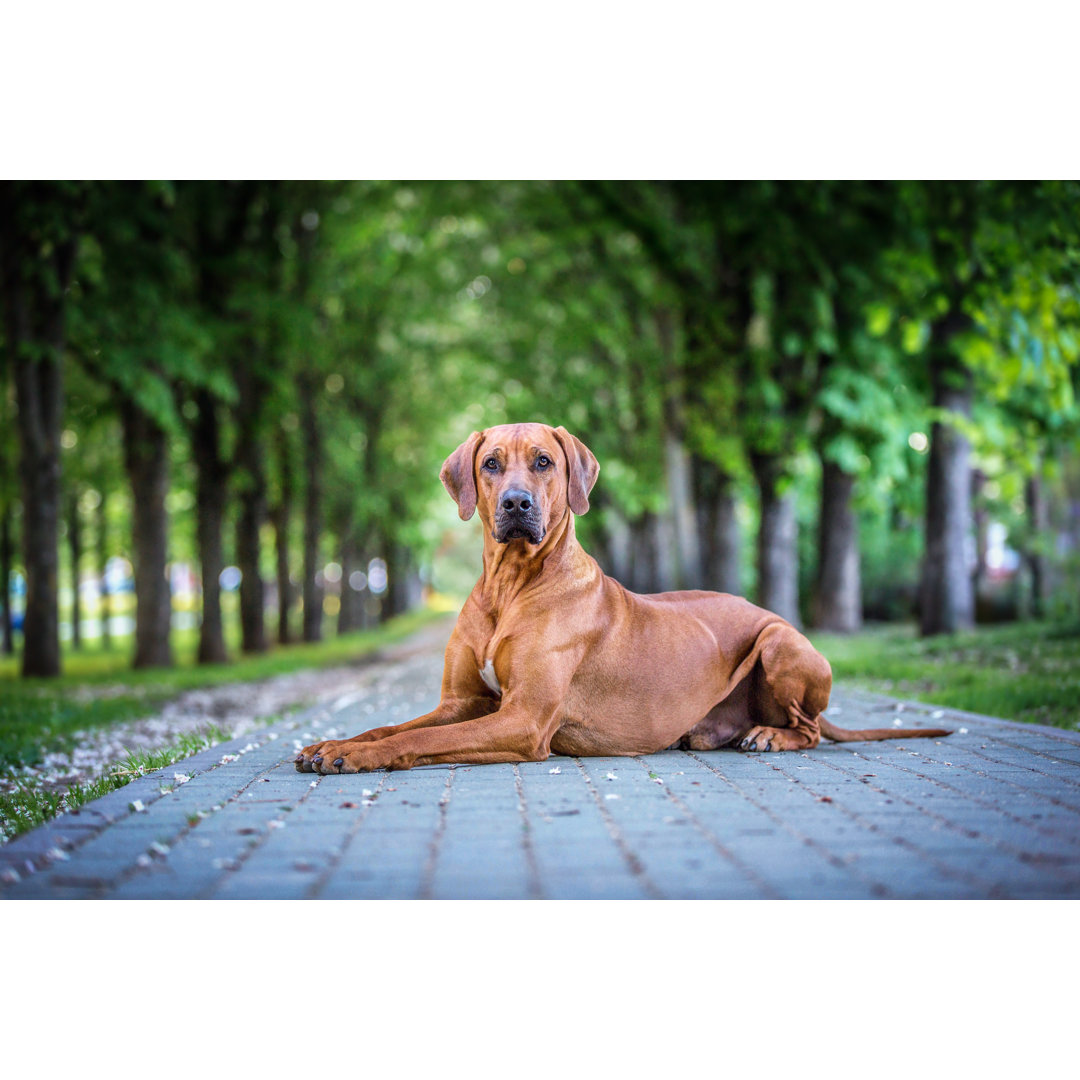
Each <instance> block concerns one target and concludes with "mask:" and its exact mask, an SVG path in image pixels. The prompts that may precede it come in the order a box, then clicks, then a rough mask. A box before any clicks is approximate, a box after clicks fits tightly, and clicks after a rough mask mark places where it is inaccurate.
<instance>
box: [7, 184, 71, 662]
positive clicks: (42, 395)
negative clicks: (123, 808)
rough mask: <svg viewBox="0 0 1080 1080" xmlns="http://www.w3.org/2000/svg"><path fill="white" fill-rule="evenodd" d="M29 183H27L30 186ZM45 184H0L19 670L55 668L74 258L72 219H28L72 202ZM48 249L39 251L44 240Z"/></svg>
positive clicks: (63, 209) (63, 212)
mask: <svg viewBox="0 0 1080 1080" xmlns="http://www.w3.org/2000/svg"><path fill="white" fill-rule="evenodd" d="M28 188H29V190H28ZM64 199H65V196H64V195H63V194H59V195H57V194H56V190H55V189H53V187H52V185H47V184H33V185H24V184H22V183H5V184H2V185H0V293H2V301H3V309H4V329H5V338H6V342H5V344H6V346H7V352H8V355H9V356H10V357H11V365H12V370H13V373H14V384H15V400H16V406H17V420H16V427H17V432H18V441H19V450H20V460H19V474H20V480H21V483H22V503H23V525H22V539H23V566H24V569H25V571H26V608H25V614H24V617H23V657H22V673H23V675H24V676H46V677H49V676H54V675H59V674H60V619H59V610H58V601H57V586H58V577H59V561H60V560H59V523H60V513H61V508H60V428H61V424H62V420H63V411H64V388H63V349H64V340H65V338H64V305H65V298H66V293H67V289H68V286H69V285H70V284H71V277H72V272H73V270H74V266H75V254H76V248H77V239H76V237H75V235H74V229H73V228H71V227H70V226H71V223H70V222H66V224H65V225H64V226H62V227H61V228H62V229H65V228H66V229H67V234H66V235H64V236H60V237H57V235H56V225H55V222H51V221H45V220H44V219H42V220H31V218H32V216H33V215H34V214H35V212H36V211H38V210H39V209H40V207H41V206H45V205H48V206H49V207H50V209H53V210H55V213H56V215H57V216H58V217H60V218H63V217H66V216H68V214H69V212H70V211H71V207H70V206H68V205H65V202H64ZM46 240H48V248H47V251H46V250H45V241H46Z"/></svg>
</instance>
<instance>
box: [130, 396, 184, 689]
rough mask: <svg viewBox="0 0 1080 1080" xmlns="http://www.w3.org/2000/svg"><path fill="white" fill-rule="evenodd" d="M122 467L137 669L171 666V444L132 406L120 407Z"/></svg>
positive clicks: (156, 427) (144, 412) (155, 424)
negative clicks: (128, 504) (128, 501)
mask: <svg viewBox="0 0 1080 1080" xmlns="http://www.w3.org/2000/svg"><path fill="white" fill-rule="evenodd" d="M120 414H121V421H122V423H123V426H124V463H125V466H126V468H127V473H128V479H129V480H130V482H131V496H132V511H131V516H132V534H133V536H132V548H133V554H134V563H135V659H134V666H135V667H137V668H144V667H171V666H172V662H173V657H172V646H171V642H170V638H169V631H170V629H171V623H172V596H171V594H170V590H169V581H168V578H167V576H166V571H167V561H168V515H167V513H166V510H165V496H166V495H167V494H168V490H169V441H168V438H167V436H166V433H165V430H164V429H163V428H162V427H161V425H160V424H158V423H157V421H156V420H154V418H153V417H152V416H150V414H149V413H147V412H146V411H144V410H143V409H141V408H140V407H139V406H138V405H137V404H135V403H134V402H133V401H130V400H127V401H124V402H123V403H122V404H121V408H120Z"/></svg>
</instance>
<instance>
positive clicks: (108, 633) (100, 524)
mask: <svg viewBox="0 0 1080 1080" xmlns="http://www.w3.org/2000/svg"><path fill="white" fill-rule="evenodd" d="M106 498H107V496H106V493H105V491H104V490H102V492H101V502H99V503H98V511H97V561H98V571H99V574H100V577H99V579H98V581H99V584H98V606H99V612H100V619H101V647H102V648H103V649H110V648H112V627H111V626H110V625H109V621H110V619H111V618H112V597H111V595H110V593H109V580H108V577H107V575H106V573H105V571H106V569H107V567H108V565H109V530H108V526H107V524H106V521H107V519H106V517H105V506H106Z"/></svg>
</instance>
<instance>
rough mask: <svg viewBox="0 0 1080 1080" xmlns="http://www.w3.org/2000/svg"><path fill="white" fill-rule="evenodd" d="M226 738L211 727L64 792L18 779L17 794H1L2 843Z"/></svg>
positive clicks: (133, 757)
mask: <svg viewBox="0 0 1080 1080" xmlns="http://www.w3.org/2000/svg"><path fill="white" fill-rule="evenodd" d="M227 738H228V734H227V733H226V732H224V731H221V730H220V729H219V728H216V727H214V726H213V725H210V726H208V727H206V728H204V729H203V730H202V731H200V732H198V733H197V734H195V733H189V734H186V735H181V736H180V737H179V738H177V740H176V741H175V742H174V743H172V744H171V745H170V746H167V747H163V748H161V749H159V750H154V751H149V752H145V753H141V754H128V756H127V757H126V758H125V759H124V760H123V761H121V762H117V763H116V764H115V765H113V766H112V767H111V768H110V769H109V770H107V771H106V772H105V773H103V774H102V775H101V776H98V777H95V778H94V779H93V780H88V781H86V782H85V783H82V784H73V785H71V787H69V788H67V789H66V790H64V791H55V790H49V789H47V788H44V787H42V786H41V785H40V784H35V783H33V782H31V781H28V780H27V779H25V778H17V779H16V787H15V788H14V790H12V791H10V792H8V793H7V794H0V839H2V840H10V839H12V838H13V837H15V836H18V835H19V834H20V833H24V832H28V831H29V830H30V829H34V828H37V826H38V825H44V824H45V822H46V821H51V820H52V819H53V818H54V817H56V816H57V814H61V813H64V812H65V811H68V810H77V809H78V808H79V807H80V806H82V805H83V804H84V803H88V802H90V801H91V800H93V799H97V798H100V797H101V796H102V795H107V794H108V793H109V792H110V791H116V790H117V789H118V788H122V787H124V786H125V785H126V784H130V783H131V781H132V780H135V779H137V778H138V777H140V776H145V775H146V774H147V773H150V772H153V771H154V770H155V769H163V768H165V766H166V765H172V764H174V763H175V762H177V761H182V760H183V759H184V758H188V757H191V755H192V754H197V753H198V752H199V751H200V750H206V749H208V748H209V747H211V746H216V745H217V744H218V743H219V742H221V741H223V740H225V739H227Z"/></svg>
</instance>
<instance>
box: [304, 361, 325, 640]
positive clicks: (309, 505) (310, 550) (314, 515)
mask: <svg viewBox="0 0 1080 1080" xmlns="http://www.w3.org/2000/svg"><path fill="white" fill-rule="evenodd" d="M315 394H316V388H315V385H314V383H313V381H312V380H311V379H309V378H301V380H300V427H301V433H302V435H303V440H304V472H305V474H306V476H305V480H306V484H305V491H304V586H303V604H304V623H303V626H304V629H303V634H304V640H305V641H322V617H323V590H322V586H321V585H320V584H319V582H318V580H317V577H318V575H319V574H320V572H321V570H322V567H321V565H320V563H319V539H320V537H321V535H322V468H323V463H322V436H321V435H320V432H319V423H318V417H317V415H316V413H315Z"/></svg>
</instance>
